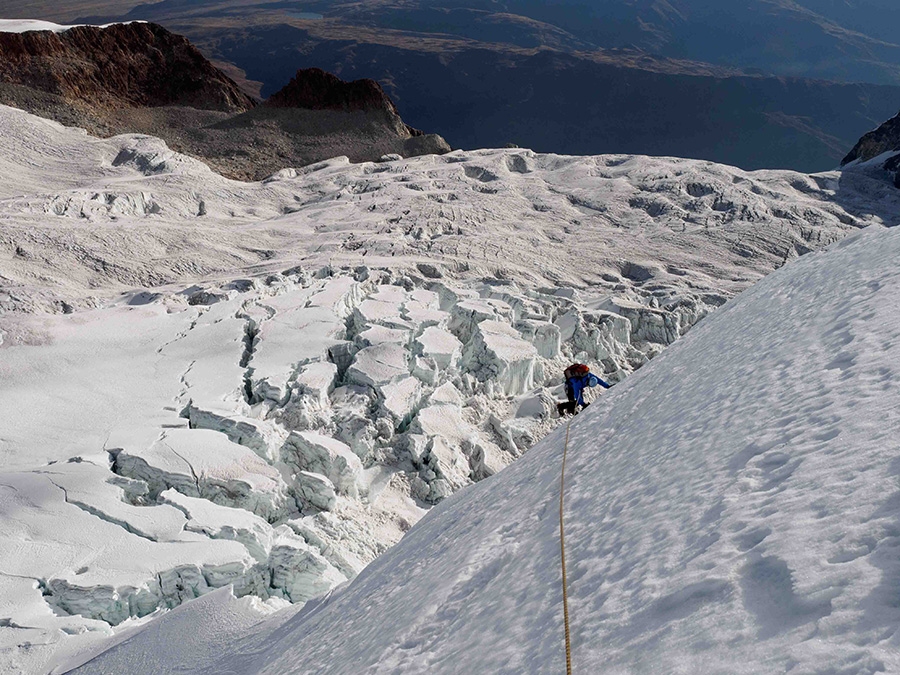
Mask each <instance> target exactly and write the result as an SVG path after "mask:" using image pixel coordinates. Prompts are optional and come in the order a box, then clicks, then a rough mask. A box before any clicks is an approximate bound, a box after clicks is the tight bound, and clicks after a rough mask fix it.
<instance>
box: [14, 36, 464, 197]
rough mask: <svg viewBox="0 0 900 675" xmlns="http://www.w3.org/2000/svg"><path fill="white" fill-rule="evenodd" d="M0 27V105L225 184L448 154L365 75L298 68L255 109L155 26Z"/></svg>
mask: <svg viewBox="0 0 900 675" xmlns="http://www.w3.org/2000/svg"><path fill="white" fill-rule="evenodd" d="M11 23H13V22H6V25H8V24H11ZM4 25H5V24H4V23H3V22H0V103H2V104H6V105H11V106H14V107H17V108H21V109H24V110H27V111H29V112H32V113H35V114H38V115H41V116H43V117H47V118H50V119H54V120H56V121H59V122H61V123H63V124H66V125H68V126H79V127H83V128H85V129H87V130H88V131H89V132H90V133H92V134H95V135H98V136H112V135H116V134H121V133H128V132H136V133H145V134H150V135H154V136H158V137H161V138H164V139H165V140H166V141H167V142H169V143H170V145H171V146H172V147H173V148H175V149H177V150H179V151H180V152H184V153H186V154H190V155H192V156H194V157H197V158H199V159H201V160H203V161H204V162H206V163H207V164H209V165H210V166H211V167H213V169H215V170H216V171H218V172H220V173H222V174H224V175H227V176H229V177H232V178H238V179H253V180H260V179H263V178H266V177H267V176H269V175H271V174H273V173H275V172H276V171H279V170H280V169H284V168H287V167H294V166H304V165H307V164H311V163H314V162H316V161H321V160H324V159H329V158H331V157H334V156H340V155H343V156H346V157H349V158H350V159H351V160H352V161H355V162H360V161H372V160H377V159H379V158H380V157H382V156H384V155H400V156H403V157H410V156H417V155H421V154H428V153H443V152H447V151H449V150H450V147H449V146H448V145H447V143H446V142H445V141H444V140H443V139H442V138H441V137H440V136H437V135H435V134H424V133H422V132H420V131H418V130H415V129H412V128H411V127H408V126H407V125H406V124H404V123H403V120H402V119H400V116H399V115H398V114H397V110H396V108H395V106H394V104H393V103H392V101H391V100H390V98H389V97H388V96H387V95H386V94H385V93H384V92H383V91H382V90H381V87H380V86H379V85H378V84H377V83H375V82H373V81H371V80H363V81H357V82H351V83H345V82H343V81H342V80H340V79H339V78H337V77H335V76H333V75H330V74H327V73H325V72H323V71H300V72H299V73H298V74H297V76H296V77H295V78H294V79H293V80H292V82H291V83H290V84H289V85H288V86H286V87H285V88H284V89H283V90H282V91H280V92H277V93H276V94H275V95H274V96H273V97H272V101H271V103H270V104H268V105H265V106H260V105H258V102H257V101H256V100H255V99H253V98H252V97H250V96H249V95H247V94H246V93H245V92H243V91H241V89H240V88H239V86H238V85H237V84H236V83H235V82H234V81H233V80H232V79H230V78H229V77H228V76H227V75H225V73H223V72H222V71H221V70H219V69H218V68H217V67H216V66H214V65H213V64H212V63H211V62H210V61H209V60H207V59H206V58H205V57H204V56H203V55H202V54H201V53H200V52H199V51H198V50H197V49H196V48H195V47H194V46H193V45H192V44H191V43H190V42H189V41H188V40H187V39H186V38H184V37H182V36H180V35H176V34H174V33H172V32H170V31H168V30H166V29H165V28H163V27H161V26H159V25H156V24H153V23H143V22H133V23H128V24H112V25H109V26H105V27H99V26H72V27H64V26H58V27H56V28H55V29H54V30H26V31H23V32H4ZM37 25H38V26H40V25H41V24H37ZM48 25H52V24H48Z"/></svg>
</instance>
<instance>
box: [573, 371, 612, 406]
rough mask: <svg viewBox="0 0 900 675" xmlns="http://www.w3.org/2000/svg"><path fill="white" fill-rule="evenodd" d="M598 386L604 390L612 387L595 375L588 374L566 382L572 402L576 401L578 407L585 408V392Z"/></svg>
mask: <svg viewBox="0 0 900 675" xmlns="http://www.w3.org/2000/svg"><path fill="white" fill-rule="evenodd" d="M598 384H599V385H600V386H601V387H603V388H604V389H609V387H610V385H609V384H607V383H606V382H604V381H603V380H601V379H600V378H599V377H597V376H596V375H594V374H593V373H588V374H587V375H582V376H581V377H570V378H569V379H568V380H566V395H567V396H568V397H569V400H570V401H575V403H576V404H577V405H580V406H582V407H584V390H585V389H587V388H588V387H596V386H597V385H598Z"/></svg>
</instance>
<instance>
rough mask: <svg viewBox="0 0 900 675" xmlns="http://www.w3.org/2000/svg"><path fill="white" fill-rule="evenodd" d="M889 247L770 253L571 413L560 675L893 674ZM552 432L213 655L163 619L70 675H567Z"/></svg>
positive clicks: (558, 438)
mask: <svg viewBox="0 0 900 675" xmlns="http://www.w3.org/2000/svg"><path fill="white" fill-rule="evenodd" d="M898 256H900V232H898V231H896V230H879V229H870V230H867V231H865V232H862V233H859V234H857V235H854V236H852V237H849V238H847V239H845V240H844V241H842V242H840V243H839V244H837V245H835V246H834V247H832V248H831V249H830V250H829V251H827V252H825V253H817V254H811V255H809V256H807V257H804V258H803V259H801V260H799V261H797V262H795V263H792V264H791V265H788V266H786V267H785V268H783V269H781V270H779V271H778V272H776V273H774V274H773V275H771V276H770V277H768V278H767V279H765V280H763V281H762V282H760V283H759V284H758V285H756V286H754V287H753V288H752V289H750V290H749V291H747V292H746V293H744V294H743V295H741V296H740V297H739V298H737V299H736V300H735V301H734V302H733V303H731V304H729V306H728V307H727V308H725V309H723V310H720V311H719V312H717V313H716V314H715V315H713V316H712V317H710V318H709V319H708V320H707V321H704V322H703V324H702V325H701V326H699V327H697V328H696V329H695V330H693V331H691V333H690V334H689V335H688V336H686V337H685V338H684V339H682V340H681V341H679V342H678V343H677V344H676V345H674V346H673V347H671V348H670V349H668V350H667V351H666V352H665V353H663V354H662V355H661V356H660V357H658V358H657V359H655V360H654V361H653V362H651V363H650V364H649V365H648V366H647V367H646V368H644V369H642V370H641V371H640V372H639V373H637V374H636V375H634V376H633V377H631V378H629V379H628V381H627V382H626V383H624V384H622V385H619V386H618V387H617V388H616V389H615V390H614V391H613V392H612V393H611V394H610V395H609V396H608V397H606V398H605V399H603V403H598V404H595V405H594V406H592V407H591V408H590V409H588V410H587V411H586V412H585V413H584V414H582V415H579V416H578V417H577V418H576V419H575V420H574V421H573V422H572V424H571V437H570V441H569V469H568V474H567V494H566V541H567V544H568V549H567V556H568V560H569V566H570V567H569V579H570V588H569V596H570V604H571V609H572V637H573V659H574V663H575V668H576V670H577V671H579V672H604V673H625V672H628V673H637V672H639V673H658V672H728V673H759V672H783V671H786V670H791V671H792V672H803V673H822V672H881V671H886V672H896V671H897V670H900V659H898V652H897V649H896V644H895V639H894V637H893V636H894V633H895V627H896V625H897V623H898V621H900V610H898V607H897V601H896V578H897V575H898V573H900V562H898V556H897V550H896V548H897V543H896V539H897V528H898V518H900V507H898V502H897V479H898V466H897V465H898V462H897V457H896V445H897V444H896V438H897V434H898V432H900V413H898V411H900V399H898V393H897V392H898V389H897V386H896V385H897V379H898V376H900V375H898V366H897V364H898V363H900V300H898V298H900V270H898V268H897V266H896V261H897V259H898ZM564 433H565V430H564V429H558V430H557V431H556V432H554V433H553V434H552V435H551V436H549V437H548V438H546V439H545V440H544V441H543V442H542V443H540V444H538V445H537V446H536V447H535V448H533V449H532V450H531V451H530V452H529V453H528V454H527V455H526V456H525V457H524V458H523V459H522V460H520V461H519V462H517V463H516V464H514V465H513V466H511V467H510V468H509V469H507V470H505V471H504V472H503V473H501V474H499V475H497V476H495V477H493V478H491V479H490V480H486V481H483V482H481V483H478V484H477V485H474V486H471V487H469V488H467V489H466V490H464V491H462V492H461V493H458V494H457V495H455V496H454V498H453V499H451V500H448V501H446V502H444V503H443V504H442V505H441V506H439V507H438V508H436V509H434V510H432V511H431V512H430V513H429V514H428V515H427V516H426V517H425V518H424V519H423V520H422V521H421V522H420V523H419V524H418V525H417V526H416V527H414V528H413V529H412V530H411V531H410V532H409V534H407V535H406V537H404V539H403V540H402V541H401V542H400V543H399V544H398V545H397V546H395V547H394V548H393V549H392V550H391V551H389V552H388V553H386V554H385V555H384V556H382V557H381V558H379V559H378V560H377V561H375V562H374V563H373V564H372V565H370V566H369V567H368V568H367V569H366V571H365V573H364V574H362V575H360V576H359V577H358V578H357V579H356V580H355V581H354V582H352V583H351V584H349V585H348V586H345V587H343V588H342V589H340V590H338V591H335V592H334V593H332V594H331V595H330V596H329V597H328V598H326V599H325V600H323V601H322V602H320V603H318V604H317V605H316V606H315V607H308V608H306V609H304V610H301V611H299V612H295V613H294V615H293V616H290V615H289V614H282V615H280V616H279V619H278V621H277V622H276V624H274V625H273V626H271V627H267V626H266V624H265V623H263V624H260V625H259V626H256V627H254V628H253V629H252V630H251V631H250V632H249V634H248V635H246V636H244V637H242V638H241V639H239V640H235V641H234V642H232V643H229V645H228V649H226V651H225V652H224V653H222V654H217V655H215V656H213V657H212V658H208V659H198V658H197V657H196V655H195V654H194V653H193V652H192V650H184V651H183V652H182V653H178V650H177V646H176V648H175V649H174V650H173V645H172V644H171V643H168V642H163V641H161V640H162V639H160V638H157V635H158V634H159V633H158V632H157V631H163V633H162V634H163V635H164V634H165V630H166V626H167V622H168V621H170V620H174V615H173V618H172V619H169V618H165V617H164V618H163V619H162V620H161V622H160V623H159V624H158V626H159V627H158V628H157V629H156V630H154V631H144V632H143V633H141V634H137V635H135V636H133V637H132V638H131V639H130V641H129V642H127V643H125V644H123V645H120V647H119V648H118V649H115V650H111V651H110V652H108V653H107V654H105V655H102V656H100V657H98V658H97V659H95V660H94V661H92V662H90V663H88V664H87V665H85V666H84V667H83V668H80V669H77V670H76V671H74V672H77V673H80V674H82V675H87V674H88V673H101V672H132V671H133V670H134V668H136V667H137V665H138V663H140V661H139V658H140V655H141V654H142V653H146V652H150V653H153V652H157V651H163V650H165V651H166V653H167V654H168V655H169V656H170V657H171V660H169V661H167V663H166V664H165V666H163V667H162V668H161V670H160V672H175V671H176V670H177V669H178V666H179V664H189V666H190V667H189V668H188V669H189V670H190V671H191V672H196V673H216V672H222V671H223V669H224V668H225V667H226V664H227V668H228V669H229V671H230V672H238V671H239V672H245V673H256V672H262V673H301V672H303V673H314V672H330V673H348V674H349V673H360V672H376V671H377V672H408V673H421V672H425V671H428V672H447V673H451V672H452V673H469V672H509V673H514V672H515V673H518V672H529V673H558V672H562V671H563V669H564V649H563V630H562V604H561V594H560V569H559V543H558V520H557V504H558V501H557V500H558V498H559V493H558V488H559V469H560V462H561V459H562V452H563V438H564ZM217 597H218V598H220V599H221V602H222V603H223V604H227V599H225V598H224V596H217ZM216 607H218V608H219V609H221V605H216ZM182 609H183V610H184V613H185V614H187V613H192V614H193V616H194V618H195V621H196V623H197V624H204V623H205V622H206V621H205V613H206V611H207V610H206V609H205V605H198V606H197V607H196V609H194V608H193V607H192V606H191V605H188V606H186V607H184V608H182ZM185 614H180V615H178V616H179V619H178V620H179V621H184V616H185ZM276 627H277V628H278V630H277V631H275V628H276Z"/></svg>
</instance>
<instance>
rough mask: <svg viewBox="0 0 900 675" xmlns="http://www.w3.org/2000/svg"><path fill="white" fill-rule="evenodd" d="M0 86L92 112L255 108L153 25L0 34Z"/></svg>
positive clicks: (180, 41)
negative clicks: (22, 88) (35, 92)
mask: <svg viewBox="0 0 900 675" xmlns="http://www.w3.org/2000/svg"><path fill="white" fill-rule="evenodd" d="M0 83H4V84H12V85H23V86H26V87H30V88H32V89H35V90H38V91H43V92H46V93H49V94H55V95H58V96H61V97H62V98H63V99H65V100H67V101H70V102H79V103H83V104H87V105H88V106H90V107H104V108H120V107H136V106H146V107H152V106H166V105H184V106H191V107H193V108H197V109H200V110H217V111H223V112H240V111H245V110H249V109H250V108H252V107H254V105H255V102H254V101H253V100H252V99H251V98H250V97H249V96H247V95H246V94H244V93H243V92H242V91H241V90H240V89H239V88H238V86H237V84H235V82H234V81H233V80H231V79H230V78H229V77H227V76H226V75H225V74H224V73H223V72H222V71H220V70H219V69H218V68H216V67H215V66H213V65H212V63H210V62H209V61H208V60H207V59H206V58H205V57H204V56H203V55H202V54H201V53H200V52H199V51H198V50H197V49H196V48H195V47H194V46H193V45H191V43H190V42H189V41H188V40H187V38H184V37H182V36H180V35H175V34H174V33H171V32H169V31H168V30H166V29H165V28H163V27H162V26H158V25H156V24H152V23H130V24H114V25H112V26H109V27H107V28H99V27H96V26H78V27H75V28H72V29H70V30H67V31H64V32H61V33H53V32H50V31H29V32H25V33H0Z"/></svg>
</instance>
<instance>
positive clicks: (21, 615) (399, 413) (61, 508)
mask: <svg viewBox="0 0 900 675" xmlns="http://www.w3.org/2000/svg"><path fill="white" fill-rule="evenodd" d="M0 122H2V124H0V129H2V131H0V151H2V152H0V166H5V167H6V169H8V171H4V173H3V175H4V176H6V177H7V178H6V179H5V180H4V181H3V184H2V185H0V266H2V270H3V277H2V279H0V282H2V285H0V312H4V311H6V310H8V309H12V310H14V312H15V313H13V314H10V313H6V314H2V315H0V409H2V410H3V411H4V415H3V417H2V419H0V458H2V461H3V463H2V466H3V474H0V522H3V523H5V525H4V527H6V531H5V532H0V549H3V550H4V552H5V554H4V555H3V556H2V557H0V580H2V581H0V582H2V583H3V584H4V588H8V589H9V590H10V592H11V593H17V594H19V595H18V596H17V599H16V600H15V601H13V602H10V603H8V604H7V605H4V607H6V608H7V609H4V612H7V614H8V615H7V614H4V615H2V616H0V650H2V651H0V654H2V656H3V658H2V659H0V661H6V662H7V663H9V664H10V665H9V667H10V668H13V670H14V671H16V670H17V671H23V670H24V671H26V672H29V671H40V670H41V669H46V668H49V666H50V664H52V663H53V662H54V660H55V659H57V658H59V657H60V656H61V655H64V654H66V653H69V652H71V651H72V650H75V649H78V648H80V647H83V646H85V645H89V644H90V643H91V642H92V641H93V640H94V639H95V638H96V637H99V636H105V635H108V634H109V633H110V632H111V631H112V629H111V626H113V625H117V626H119V627H120V629H122V628H125V627H126V626H132V625H134V624H135V623H137V622H139V621H140V619H141V618H142V617H149V616H152V615H155V613H158V612H164V611H165V610H167V609H169V608H172V607H174V606H176V605H178V604H179V603H181V602H183V601H185V600H188V599H192V598H195V597H197V596H202V595H204V594H207V593H213V592H214V591H215V589H217V588H221V587H222V586H225V585H232V586H233V593H234V594H235V595H238V596H244V597H243V598H241V599H240V600H239V601H237V602H238V604H237V605H233V606H234V607H237V608H240V609H239V613H240V614H241V617H242V618H240V619H239V620H238V619H236V620H235V625H241V626H243V625H245V623H246V621H250V620H251V617H252V616H255V617H257V618H258V617H259V614H258V612H257V610H256V609H254V607H255V608H257V609H259V610H260V611H267V610H266V608H267V607H270V606H273V605H274V606H277V605H278V604H280V603H284V602H285V601H290V602H296V603H303V602H305V601H307V600H309V599H310V598H313V597H316V596H318V595H320V594H322V593H324V592H326V591H328V590H329V589H331V588H333V587H334V586H336V585H337V584H340V583H342V582H343V581H345V580H346V579H350V578H352V577H354V576H355V575H356V574H358V573H359V572H360V570H362V569H363V568H364V567H365V566H366V565H367V564H369V563H370V562H371V561H372V560H374V559H375V558H376V557H377V556H378V555H380V554H381V553H383V552H384V551H385V550H386V549H387V548H388V547H389V546H391V545H392V544H394V543H395V542H397V541H398V540H399V539H400V538H401V537H402V536H403V535H404V533H406V531H407V530H409V528H410V527H411V526H412V525H413V524H414V523H415V522H416V521H417V520H419V519H420V518H421V517H422V515H423V514H424V513H425V512H426V511H427V510H428V509H430V508H431V506H432V505H433V504H435V503H437V502H440V501H441V500H443V499H445V498H446V497H448V496H450V495H451V494H452V493H453V492H454V491H456V490H458V489H460V488H462V487H465V486H467V485H469V484H471V483H472V482H473V481H478V480H481V479H483V478H486V477H489V476H491V475H493V474H494V473H496V472H497V471H499V470H500V469H503V468H504V467H505V466H507V465H508V464H509V463H510V462H512V461H513V460H514V459H515V458H518V457H520V456H521V455H522V454H523V453H524V452H525V451H526V450H528V449H529V448H530V447H531V446H532V445H533V444H534V443H535V442H537V441H538V440H539V439H540V438H542V437H543V436H544V435H545V434H546V433H548V432H549V431H550V430H552V429H553V427H554V426H555V425H556V422H555V421H554V420H552V419H551V417H550V413H551V411H552V410H553V403H554V399H556V398H559V397H561V396H562V393H561V391H560V387H559V385H560V384H561V371H562V368H563V367H564V366H566V365H568V364H569V363H570V362H571V361H573V360H578V361H584V362H589V363H591V364H592V365H593V366H594V369H595V371H596V372H603V373H605V374H606V376H607V377H608V378H609V379H612V380H613V381H619V380H621V379H623V378H624V377H625V376H626V375H628V374H629V373H631V372H633V371H634V370H635V369H637V368H639V367H641V366H642V365H643V364H645V363H646V362H647V361H648V360H649V359H650V358H651V357H653V356H655V355H657V354H659V353H660V352H661V351H662V350H663V349H664V348H665V347H666V346H667V345H668V344H670V343H671V342H673V341H674V340H676V339H677V338H679V337H680V336H681V335H683V334H684V333H686V332H687V331H688V330H689V329H690V328H691V326H693V325H694V324H695V323H696V322H697V321H699V320H700V319H701V318H703V317H704V316H706V315H707V314H708V313H709V312H711V311H713V310H714V309H716V308H717V307H719V306H721V305H722V304H723V303H725V301H726V300H727V298H729V297H731V296H732V295H734V293H736V292H737V291H739V290H742V289H743V288H746V287H747V286H748V285H749V284H751V283H752V282H753V281H755V280H756V279H758V278H760V277H761V276H762V275H764V274H766V273H768V272H770V271H771V270H772V269H774V268H775V267H778V266H779V265H781V264H782V263H783V262H785V261H786V260H789V259H791V258H793V257H796V256H797V255H798V254H801V253H806V252H808V251H809V250H811V249H815V248H819V247H821V246H824V245H825V244H827V243H829V242H832V241H835V240H837V239H840V238H841V237H843V236H844V235H846V234H847V233H848V232H850V231H853V230H854V229H855V228H857V227H860V226H862V225H865V224H873V223H874V224H878V223H881V222H888V223H892V222H896V219H897V213H900V208H897V207H898V206H900V199H898V198H897V197H896V196H895V195H893V193H891V194H888V193H884V192H882V191H881V190H880V183H878V180H877V179H876V178H874V177H873V176H870V175H869V174H868V173H866V172H865V171H859V172H845V173H842V174H841V173H836V172H835V173H830V174H822V175H820V176H813V177H810V176H802V175H800V174H795V173H792V172H774V171H772V172H755V173H746V172H742V171H739V170H737V169H733V168H730V167H722V166H718V165H712V164H709V163H705V162H693V161H688V160H677V159H666V158H662V159H654V158H642V157H619V156H615V157H613V156H608V157H579V158H574V157H560V156H555V155H539V154H535V153H532V152H530V151H522V150H515V151H510V150H504V151H499V150H491V151H477V152H469V153H459V152H458V153H451V154H450V155H447V156H443V157H421V158H416V159H414V160H397V161H394V162H388V163H382V164H360V165H350V164H349V163H348V162H347V161H346V159H345V158H343V159H342V158H336V159H334V160H330V161H328V162H322V163H319V164H317V165H314V166H311V167H306V168H304V169H300V170H291V171H285V172H280V173H279V174H276V175H275V176H273V177H272V178H270V179H269V180H267V181H263V182H262V183H255V184H244V183H237V182H233V181H228V180H226V179H224V178H221V177H219V176H217V175H215V174H213V173H212V172H211V171H210V170H209V169H208V168H207V167H206V166H205V165H202V164H200V163H199V162H196V161H194V160H192V159H190V158H187V157H184V156H180V155H177V154H176V153H174V152H172V151H171V150H169V149H168V148H166V147H165V145H164V144H163V143H162V142H160V141H159V140H157V139H153V138H149V137H143V136H122V137H117V138H113V139H106V140H97V139H91V138H89V137H87V136H85V135H84V134H83V133H80V132H78V131H75V130H70V129H64V128H63V127H60V126H59V125H56V124H54V123H51V122H46V121H44V120H39V119H38V118H34V117H32V116H30V115H27V114H25V113H22V112H20V111H16V110H13V109H10V108H3V107H0ZM4 162H5V163H6V164H5V165H4ZM13 164H15V167H14V166H13ZM648 200H649V201H648ZM651 202H652V203H651ZM648 205H649V206H648ZM122 291H124V292H123V293H121V294H120V295H116V293H120V292H122ZM23 310H24V313H23ZM75 310H77V311H75ZM42 311H51V312H73V313H71V314H65V315H63V314H53V315H51V314H43V313H34V312H42ZM602 400H603V399H601V401H602ZM51 479H52V480H53V481H55V482H57V483H59V486H57V485H55V484H54V483H51V482H49V481H50V480H51ZM17 490H19V491H23V492H24V493H25V494H24V495H19V496H17V495H18V492H17ZM72 527H74V528H76V529H77V530H78V532H69V531H68V530H69V528H72ZM60 533H62V534H60ZM8 542H11V543H10V545H9V546H7V544H6V543H8ZM179 552H183V553H184V555H183V556H182V555H180V553H179ZM34 557H40V559H41V561H42V562H41V565H39V566H37V567H35V568H32V567H31V566H29V565H28V561H29V560H31V559H32V558H34ZM20 573H21V574H20ZM16 575H19V576H16ZM476 585H477V584H476ZM251 596H252V597H253V598H257V599H258V601H254V602H251V601H250V600H247V598H248V597H251ZM201 606H203V607H209V608H210V609H209V611H211V612H219V611H220V610H221V611H222V612H224V611H225V609H224V608H225V607H231V606H232V603H231V601H229V600H228V599H227V598H226V597H225V595H224V594H216V600H215V602H210V603H209V604H208V605H207V604H203V605H201ZM75 613H77V614H79V615H80V616H75V615H74V614H75ZM178 616H181V615H180V614H179V615H178ZM245 620H246V621H245ZM253 620H255V619H253ZM22 626H24V628H23V627H22ZM22 631H25V632H24V633H23V632H22ZM26 634H27V636H28V637H24V636H25V635H26ZM23 640H27V641H30V642H31V644H32V646H31V647H28V648H25V647H23V646H22V645H23V644H25V642H24V641H23ZM204 653H206V652H204ZM7 657H8V658H7Z"/></svg>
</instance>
